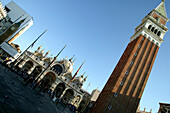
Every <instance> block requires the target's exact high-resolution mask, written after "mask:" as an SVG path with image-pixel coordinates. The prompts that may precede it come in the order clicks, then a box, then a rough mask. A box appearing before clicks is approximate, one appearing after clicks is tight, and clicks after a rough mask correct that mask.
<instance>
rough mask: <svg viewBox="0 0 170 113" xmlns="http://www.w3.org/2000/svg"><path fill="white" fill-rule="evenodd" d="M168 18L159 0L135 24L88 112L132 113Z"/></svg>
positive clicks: (134, 110)
mask: <svg viewBox="0 0 170 113" xmlns="http://www.w3.org/2000/svg"><path fill="white" fill-rule="evenodd" d="M168 20H169V19H168V18H167V14H166V9H165V0H162V2H161V3H160V4H159V5H158V6H157V7H156V8H155V9H153V10H152V11H151V12H150V13H149V14H148V15H147V16H145V17H144V18H143V19H142V23H141V24H140V25H139V26H137V27H136V29H135V33H134V35H133V36H132V37H131V38H130V42H129V44H128V46H127V47H126V49H125V51H124V53H123V55H122V56H121V58H120V60H119V62H118V64H117V65H116V67H115V69H114V70H113V72H112V74H111V75H110V78H109V79H108V81H107V83H106V84H105V86H104V88H103V90H102V92H101V94H100V95H99V98H98V99H97V101H96V103H95V104H94V105H93V108H92V110H91V113H136V109H137V107H138V104H139V102H140V99H141V96H142V94H143V91H144V88H145V86H146V83H147V80H148V77H149V74H150V72H151V69H152V66H153V63H154V61H155V58H156V55H157V52H158V50H159V47H160V45H161V43H162V42H163V37H164V35H165V33H166V32H167V31H168V29H167V27H166V26H165V25H166V23H167V22H168Z"/></svg>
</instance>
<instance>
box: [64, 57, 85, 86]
mask: <svg viewBox="0 0 170 113" xmlns="http://www.w3.org/2000/svg"><path fill="white" fill-rule="evenodd" d="M85 61H86V60H84V62H85ZM84 62H83V63H82V64H81V66H80V67H79V69H78V70H77V71H76V73H75V74H74V76H73V78H72V79H71V80H70V82H69V83H68V84H67V86H66V87H68V85H69V84H70V83H71V82H72V81H73V80H74V78H75V77H76V75H77V74H78V72H79V71H80V69H81V67H82V66H83V64H84Z"/></svg>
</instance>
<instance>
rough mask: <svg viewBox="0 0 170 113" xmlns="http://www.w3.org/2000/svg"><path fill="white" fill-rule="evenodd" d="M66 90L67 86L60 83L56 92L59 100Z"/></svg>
mask: <svg viewBox="0 0 170 113" xmlns="http://www.w3.org/2000/svg"><path fill="white" fill-rule="evenodd" d="M64 90H65V85H64V84H63V83H59V84H58V85H57V87H56V88H55V90H54V91H55V96H56V97H58V98H59V97H60V96H61V94H62V93H63V91H64Z"/></svg>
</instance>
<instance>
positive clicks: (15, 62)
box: [14, 29, 47, 65]
mask: <svg viewBox="0 0 170 113" xmlns="http://www.w3.org/2000/svg"><path fill="white" fill-rule="evenodd" d="M46 31H47V29H46V30H45V31H44V32H43V33H41V35H40V36H39V37H38V38H37V39H35V40H34V42H33V43H31V45H29V46H28V47H27V49H26V50H25V51H24V52H22V53H21V54H20V55H19V56H18V57H17V59H16V60H15V61H14V65H15V64H17V61H18V60H19V58H20V57H21V56H22V55H23V54H25V52H26V51H27V50H28V49H29V48H30V47H31V46H33V45H34V44H35V42H36V41H37V40H38V39H39V38H40V37H41V36H42V35H43V34H44V33H45V32H46Z"/></svg>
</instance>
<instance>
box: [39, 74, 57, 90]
mask: <svg viewBox="0 0 170 113" xmlns="http://www.w3.org/2000/svg"><path fill="white" fill-rule="evenodd" d="M55 80H56V76H55V74H54V73H52V72H48V73H47V74H46V75H45V76H44V78H43V79H42V80H41V86H47V87H48V88H50V86H51V85H52V84H53V83H54V82H55Z"/></svg>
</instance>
